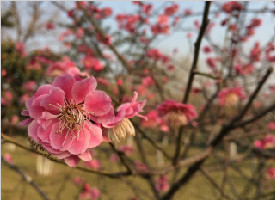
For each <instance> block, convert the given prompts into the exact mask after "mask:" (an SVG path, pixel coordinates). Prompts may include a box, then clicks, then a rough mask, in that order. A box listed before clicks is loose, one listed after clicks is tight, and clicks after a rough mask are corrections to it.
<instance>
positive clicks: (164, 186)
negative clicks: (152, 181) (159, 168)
mask: <svg viewBox="0 0 275 200" xmlns="http://www.w3.org/2000/svg"><path fill="white" fill-rule="evenodd" d="M156 189H157V191H168V190H169V182H168V176H167V175H166V174H165V175H161V176H160V177H158V179H157V183H156Z"/></svg>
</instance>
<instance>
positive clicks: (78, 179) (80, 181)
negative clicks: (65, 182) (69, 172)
mask: <svg viewBox="0 0 275 200" xmlns="http://www.w3.org/2000/svg"><path fill="white" fill-rule="evenodd" d="M73 183H74V184H76V185H83V184H84V180H83V179H82V178H81V177H79V176H76V177H74V178H73Z"/></svg>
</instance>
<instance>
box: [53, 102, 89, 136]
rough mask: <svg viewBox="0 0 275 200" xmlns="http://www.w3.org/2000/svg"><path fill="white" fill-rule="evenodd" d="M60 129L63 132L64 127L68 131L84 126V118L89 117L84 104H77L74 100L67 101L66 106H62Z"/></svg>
mask: <svg viewBox="0 0 275 200" xmlns="http://www.w3.org/2000/svg"><path fill="white" fill-rule="evenodd" d="M59 110H60V114H59V116H58V118H59V120H60V121H59V129H58V132H59V133H62V132H63V130H64V129H67V131H68V132H71V131H76V130H77V131H78V132H77V136H78V134H79V132H80V130H81V129H82V128H83V122H84V120H87V119H88V114H87V113H86V112H85V111H84V109H83V104H75V103H73V102H68V101H67V100H66V101H65V105H64V106H60V109H59Z"/></svg>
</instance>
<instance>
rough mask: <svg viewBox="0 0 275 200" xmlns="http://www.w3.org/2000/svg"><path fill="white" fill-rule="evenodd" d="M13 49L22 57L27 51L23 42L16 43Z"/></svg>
mask: <svg viewBox="0 0 275 200" xmlns="http://www.w3.org/2000/svg"><path fill="white" fill-rule="evenodd" d="M15 49H16V51H17V52H18V53H19V54H20V55H21V56H22V57H25V56H27V51H26V49H25V45H24V44H23V43H21V42H18V43H16V46H15Z"/></svg>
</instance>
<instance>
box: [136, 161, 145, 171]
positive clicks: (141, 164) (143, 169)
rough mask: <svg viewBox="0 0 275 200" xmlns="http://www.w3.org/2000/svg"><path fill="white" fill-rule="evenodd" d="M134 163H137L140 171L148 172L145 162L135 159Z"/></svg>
mask: <svg viewBox="0 0 275 200" xmlns="http://www.w3.org/2000/svg"><path fill="white" fill-rule="evenodd" d="M134 164H135V167H136V169H137V170H138V171H140V172H146V171H147V166H146V165H145V164H144V163H142V162H140V161H135V163H134Z"/></svg>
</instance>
